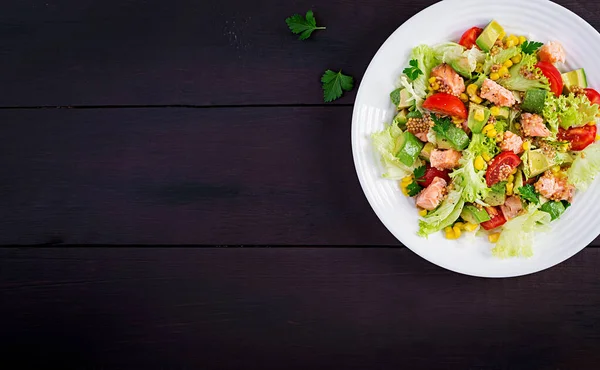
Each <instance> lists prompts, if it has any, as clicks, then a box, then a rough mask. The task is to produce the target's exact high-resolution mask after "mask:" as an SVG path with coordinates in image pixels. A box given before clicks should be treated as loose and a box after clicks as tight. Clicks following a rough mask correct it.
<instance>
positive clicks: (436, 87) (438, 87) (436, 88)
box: [431, 83, 440, 91]
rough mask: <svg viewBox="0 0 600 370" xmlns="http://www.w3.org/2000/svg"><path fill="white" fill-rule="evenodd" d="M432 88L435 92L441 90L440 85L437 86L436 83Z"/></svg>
mask: <svg viewBox="0 0 600 370" xmlns="http://www.w3.org/2000/svg"><path fill="white" fill-rule="evenodd" d="M431 88H432V89H433V90H434V91H437V90H439V89H440V84H437V83H435V84H433V85H431Z"/></svg>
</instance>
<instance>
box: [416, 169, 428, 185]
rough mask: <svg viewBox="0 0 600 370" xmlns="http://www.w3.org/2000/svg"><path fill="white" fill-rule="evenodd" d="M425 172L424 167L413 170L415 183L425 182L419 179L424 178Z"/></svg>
mask: <svg viewBox="0 0 600 370" xmlns="http://www.w3.org/2000/svg"><path fill="white" fill-rule="evenodd" d="M426 171H427V167H426V166H421V167H417V168H415V170H414V171H413V174H414V175H415V179H416V180H417V182H424V181H425V179H421V177H423V176H425V172H426Z"/></svg>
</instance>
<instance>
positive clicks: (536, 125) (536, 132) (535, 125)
mask: <svg viewBox="0 0 600 370" xmlns="http://www.w3.org/2000/svg"><path fill="white" fill-rule="evenodd" d="M521 129H522V130H523V134H525V136H539V137H548V136H550V130H548V128H547V127H546V125H544V119H543V118H542V117H541V116H539V115H537V114H531V113H523V114H522V115H521Z"/></svg>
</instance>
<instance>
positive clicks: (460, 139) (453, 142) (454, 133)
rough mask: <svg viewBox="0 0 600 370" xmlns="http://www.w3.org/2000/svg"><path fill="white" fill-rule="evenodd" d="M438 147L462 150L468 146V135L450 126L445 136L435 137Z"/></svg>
mask: <svg viewBox="0 0 600 370" xmlns="http://www.w3.org/2000/svg"><path fill="white" fill-rule="evenodd" d="M437 141H438V146H439V147H440V148H442V149H456V150H464V149H465V148H466V147H467V146H469V135H467V133H466V132H464V131H463V130H462V129H460V128H458V127H456V126H454V125H450V126H449V127H448V130H446V132H445V135H444V136H441V135H437Z"/></svg>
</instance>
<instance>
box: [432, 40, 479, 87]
mask: <svg viewBox="0 0 600 370" xmlns="http://www.w3.org/2000/svg"><path fill="white" fill-rule="evenodd" d="M433 50H434V52H435V58H436V60H437V61H438V62H439V63H447V64H449V65H450V66H451V67H452V68H453V69H454V70H455V71H456V72H458V74H460V75H461V76H463V77H465V78H469V79H470V78H472V77H473V72H474V71H475V69H476V68H477V63H483V61H484V60H485V53H483V52H482V51H481V50H479V49H477V48H471V49H469V50H466V49H465V47H464V46H462V45H459V44H457V43H455V42H447V43H443V44H438V45H436V46H434V47H433Z"/></svg>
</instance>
